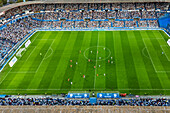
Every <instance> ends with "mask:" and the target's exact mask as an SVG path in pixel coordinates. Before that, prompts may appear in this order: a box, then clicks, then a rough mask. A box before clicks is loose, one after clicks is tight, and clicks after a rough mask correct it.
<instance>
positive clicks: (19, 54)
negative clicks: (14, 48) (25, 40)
mask: <svg viewBox="0 0 170 113" xmlns="http://www.w3.org/2000/svg"><path fill="white" fill-rule="evenodd" d="M23 51H26V49H25V48H20V49H19V51H18V52H17V53H16V56H17V57H22V52H23Z"/></svg>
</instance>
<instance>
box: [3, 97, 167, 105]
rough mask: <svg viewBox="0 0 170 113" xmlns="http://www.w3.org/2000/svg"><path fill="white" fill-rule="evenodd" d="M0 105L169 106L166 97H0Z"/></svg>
mask: <svg viewBox="0 0 170 113" xmlns="http://www.w3.org/2000/svg"><path fill="white" fill-rule="evenodd" d="M0 105H1V106H10V105H11V106H16V105H22V106H23V105H32V106H36V105H67V106H68V105H73V106H74V105H82V106H87V105H88V106H90V105H109V106H170V100H169V99H166V98H120V99H107V100H106V99H98V100H97V102H96V103H95V104H91V103H90V102H89V99H67V98H65V99H59V98H54V97H53V98H52V97H43V98H41V97H39V98H35V97H32V98H26V97H22V98H21V97H18V98H15V97H9V98H0Z"/></svg>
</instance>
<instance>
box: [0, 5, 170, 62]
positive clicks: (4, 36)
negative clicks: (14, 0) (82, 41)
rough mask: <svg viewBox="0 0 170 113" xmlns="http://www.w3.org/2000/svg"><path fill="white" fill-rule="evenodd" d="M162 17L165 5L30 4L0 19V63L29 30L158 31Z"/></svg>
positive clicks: (10, 11)
mask: <svg viewBox="0 0 170 113" xmlns="http://www.w3.org/2000/svg"><path fill="white" fill-rule="evenodd" d="M166 15H169V3H100V4H95V3H94V4H92V3H89V4H30V5H24V6H19V7H14V8H12V9H9V10H7V11H5V12H2V13H1V16H0V28H1V31H0V32H1V34H0V37H1V39H0V40H1V45H3V46H1V54H0V60H2V59H3V58H4V56H5V55H6V54H7V52H8V51H9V50H10V49H11V48H12V47H13V45H15V44H16V43H17V42H18V41H20V40H21V39H23V37H24V36H25V35H26V34H28V33H29V32H30V31H31V30H32V29H37V28H47V29H71V28H77V29H83V28H117V27H119V28H127V27H130V28H140V27H145V28H146V27H148V28H158V27H159V23H158V18H160V17H162V16H166ZM2 40H3V42H2ZM3 43H6V44H3Z"/></svg>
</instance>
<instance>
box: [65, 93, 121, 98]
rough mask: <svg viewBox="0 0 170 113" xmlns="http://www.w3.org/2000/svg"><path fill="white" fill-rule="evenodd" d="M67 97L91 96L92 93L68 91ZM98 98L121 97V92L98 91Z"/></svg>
mask: <svg viewBox="0 0 170 113" xmlns="http://www.w3.org/2000/svg"><path fill="white" fill-rule="evenodd" d="M67 98H90V93H68V95H67ZM97 98H119V93H97Z"/></svg>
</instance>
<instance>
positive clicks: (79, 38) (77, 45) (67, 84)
mask: <svg viewBox="0 0 170 113" xmlns="http://www.w3.org/2000/svg"><path fill="white" fill-rule="evenodd" d="M73 33H76V36H74V37H71V38H75V42H74V43H73V44H74V45H73V46H72V48H73V50H72V54H71V55H70V59H68V65H67V69H66V71H65V74H64V79H63V80H62V85H61V89H71V87H72V85H78V84H79V83H77V82H78V81H76V83H73V80H74V76H75V71H76V68H77V66H78V65H76V62H78V57H79V55H80V54H79V51H80V49H81V45H82V42H83V38H84V32H79V31H76V32H73ZM70 60H72V62H70ZM70 65H72V67H70ZM68 79H69V81H68ZM71 82H72V83H73V84H72V85H71Z"/></svg>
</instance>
